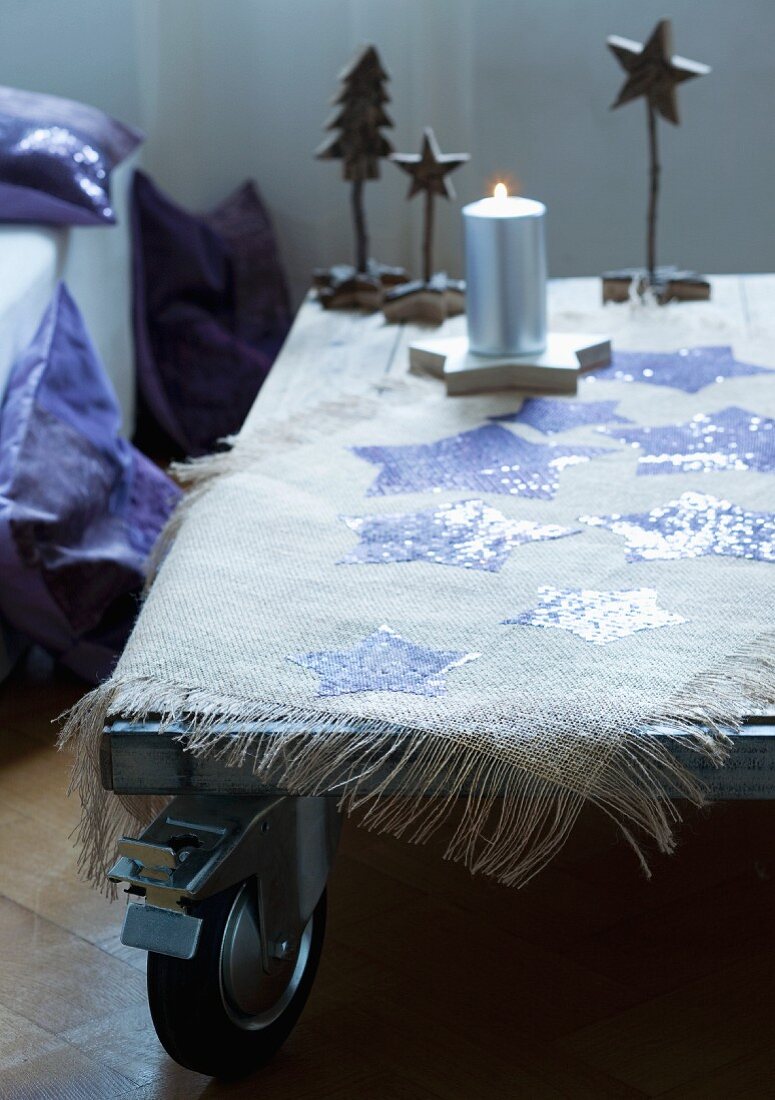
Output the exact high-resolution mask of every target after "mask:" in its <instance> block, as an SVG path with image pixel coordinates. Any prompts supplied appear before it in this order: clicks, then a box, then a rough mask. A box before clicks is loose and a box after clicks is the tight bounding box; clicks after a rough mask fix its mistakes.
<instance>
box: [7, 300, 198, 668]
mask: <svg viewBox="0 0 775 1100" xmlns="http://www.w3.org/2000/svg"><path fill="white" fill-rule="evenodd" d="M119 423H120V418H119V409H118V405H117V402H116V397H115V395H114V393H113V390H112V388H111V386H110V383H109V381H108V379H107V377H106V375H105V373H104V370H103V367H102V365H101V363H100V360H99V357H98V355H97V352H96V351H95V349H94V347H93V346H92V344H91V341H90V340H89V336H88V333H87V332H86V328H85V326H84V322H83V319H82V317H81V315H80V313H79V311H78V308H77V306H76V305H75V303H74V302H73V300H72V298H71V297H70V295H69V294H68V292H67V290H66V289H65V287H64V286H62V285H60V286H59V288H58V289H57V291H56V294H55V296H54V299H53V301H52V303H51V305H50V306H49V308H48V310H47V311H46V314H45V316H44V318H43V320H42V322H41V325H40V328H39V329H38V332H37V333H36V335H35V338H34V339H33V341H32V343H31V344H30V346H29V348H28V349H27V350H26V352H25V353H24V354H23V355H22V357H21V359H20V360H19V362H18V363H17V364H16V366H15V367H14V370H13V371H12V373H11V376H10V378H9V381H8V388H7V390H6V395H5V400H4V401H3V405H2V408H1V409H0V612H2V614H3V615H4V616H5V617H6V619H7V620H8V621H9V622H10V623H11V624H12V625H13V626H14V627H16V628H17V629H18V630H20V631H21V632H22V633H24V634H26V635H27V636H28V637H30V638H31V639H32V640H33V641H36V642H38V643H39V644H40V645H42V646H44V647H45V648H46V649H48V650H49V651H51V652H52V653H54V654H56V655H57V656H59V657H60V658H61V659H62V661H63V662H64V663H65V664H66V665H68V666H69V667H70V668H72V669H73V670H74V671H75V672H77V673H79V675H82V676H84V677H85V678H87V679H90V680H100V679H102V678H104V677H105V676H106V675H107V674H108V673H109V672H110V670H111V668H112V666H113V664H114V663H115V660H116V657H117V655H118V654H119V653H120V651H121V648H122V646H123V644H124V642H125V640H126V638H127V636H128V634H129V631H130V629H131V626H132V623H133V621H134V618H135V615H136V612H137V602H138V596H139V592H140V588H141V585H142V583H143V579H144V576H145V569H146V562H147V558H148V553H149V551H150V549H151V547H152V546H153V544H154V542H155V540H156V537H157V535H158V533H159V531H160V530H161V528H162V526H163V525H164V523H165V522H166V520H167V518H168V516H169V514H170V512H171V511H172V509H173V507H174V506H175V504H176V503H177V501H178V499H179V497H180V490H179V489H178V488H177V487H176V486H175V485H174V483H173V482H172V481H170V479H169V478H168V477H167V476H166V474H164V473H163V472H162V471H161V470H159V469H158V468H157V467H156V466H154V465H153V464H152V463H151V462H149V461H148V459H146V458H145V457H144V456H143V455H141V454H140V453H139V451H137V450H135V448H134V447H132V446H131V444H129V443H127V442H126V440H124V439H121V438H120V436H119V435H118V430H119Z"/></svg>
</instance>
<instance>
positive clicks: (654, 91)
mask: <svg viewBox="0 0 775 1100" xmlns="http://www.w3.org/2000/svg"><path fill="white" fill-rule="evenodd" d="M672 37H673V34H672V26H671V23H670V20H669V19H661V20H660V21H659V22H658V23H657V25H656V27H655V28H654V30H653V31H652V32H651V36H650V37H649V39H648V41H647V42H646V43H645V44H644V45H641V44H640V43H638V42H633V41H632V40H631V39H629V38H620V37H619V36H618V35H611V36H610V37H609V38H607V39H606V45H607V46H608V48H609V50H610V51H611V52H612V53H613V55H614V57H615V58H616V59H617V61H618V62H619V64H620V65H621V66H622V68H623V69H624V71H625V72H626V73H627V79H626V80H625V82H624V84H623V85H622V88H621V90H620V92H619V95H618V96H617V98H616V100H615V102H614V103H612V104H611V107H612V109H615V108H617V107H622V106H623V105H624V104H625V103H631V102H632V101H633V100H635V99H640V98H643V99H645V100H646V112H647V115H646V117H647V123H648V138H649V203H648V217H647V236H646V269H645V271H644V270H643V269H638V268H635V269H631V268H628V269H625V270H624V271H609V272H606V273H605V274H604V275H603V300H604V301H624V300H626V299H627V298H628V296H629V293H630V287H631V286H632V284H633V281H635V283H636V285H637V289H638V292H639V293H641V294H642V293H644V292H645V290H646V289H648V288H650V289H651V290H652V291H653V292H654V294H655V295H656V298H657V300H658V301H660V302H666V301H670V300H671V299H683V300H687V299H698V298H709V297H710V284H709V283H708V281H707V280H706V279H704V278H703V277H702V276H700V275H697V274H696V273H695V272H691V271H679V270H678V269H677V268H674V267H657V261H656V242H657V204H658V200H659V176H660V171H661V166H660V163H659V149H658V144H657V115H661V116H662V118H664V119H666V120H667V121H668V122H671V123H672V124H673V125H674V126H677V125H678V122H679V118H678V102H677V98H676V87H677V86H678V85H679V84H683V83H684V82H685V81H687V80H692V79H693V78H694V77H697V76H704V75H705V74H706V73H709V72H710V68H709V67H708V66H707V65H703V64H701V63H700V62H698V61H688V60H687V59H686V58H684V57H678V56H675V55H674V54H673V48H672Z"/></svg>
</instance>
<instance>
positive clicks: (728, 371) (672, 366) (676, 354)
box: [585, 347, 772, 393]
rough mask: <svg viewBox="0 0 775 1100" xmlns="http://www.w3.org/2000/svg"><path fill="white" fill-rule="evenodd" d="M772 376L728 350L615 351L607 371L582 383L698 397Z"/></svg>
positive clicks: (591, 375)
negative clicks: (748, 378)
mask: <svg viewBox="0 0 775 1100" xmlns="http://www.w3.org/2000/svg"><path fill="white" fill-rule="evenodd" d="M771 373H772V372H771V371H769V370H768V369H767V367H757V366H756V365H755V364H754V363H741V362H739V361H738V360H737V359H735V356H734V352H733V351H732V348H730V347H707V348H679V349H678V351H670V352H657V351H617V352H616V353H615V355H614V357H613V362H612V363H611V365H610V367H603V368H602V369H601V370H596V371H594V372H591V373H590V374H588V375H586V377H585V381H586V382H587V384H589V383H594V382H596V381H598V380H602V381H614V382H645V383H647V384H648V385H651V386H672V387H673V388H674V389H677V390H684V392H685V393H697V392H698V391H699V390H701V389H703V388H704V387H705V386H709V385H710V384H711V382H724V381H725V380H726V379H727V378H740V377H743V376H745V375H752V374H771Z"/></svg>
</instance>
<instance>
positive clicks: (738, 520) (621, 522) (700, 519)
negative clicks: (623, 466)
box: [579, 492, 775, 561]
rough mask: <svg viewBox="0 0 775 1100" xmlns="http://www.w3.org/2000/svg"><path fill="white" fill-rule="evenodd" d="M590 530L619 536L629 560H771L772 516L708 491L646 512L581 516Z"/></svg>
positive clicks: (774, 548)
mask: <svg viewBox="0 0 775 1100" xmlns="http://www.w3.org/2000/svg"><path fill="white" fill-rule="evenodd" d="M579 519H580V521H581V522H582V523H587V524H589V526H590V527H607V528H608V529H609V530H611V531H615V532H616V534H617V535H622V536H623V538H624V539H625V542H626V544H627V560H628V561H657V560H659V561H665V560H671V559H675V558H699V557H702V556H704V555H706V554H721V555H724V556H726V557H732V558H751V559H753V560H755V561H775V512H748V511H746V510H745V509H744V508H741V507H740V506H739V505H738V504H731V503H730V502H729V501H728V500H718V499H717V498H716V497H712V496H708V495H707V494H706V493H695V492H687V493H682V494H681V496H680V497H679V498H678V499H677V500H671V501H670V502H669V503H668V504H665V505H663V506H662V507H659V508H652V509H651V511H650V512H632V513H630V514H629V515H620V514H618V513H614V514H613V515H609V516H579Z"/></svg>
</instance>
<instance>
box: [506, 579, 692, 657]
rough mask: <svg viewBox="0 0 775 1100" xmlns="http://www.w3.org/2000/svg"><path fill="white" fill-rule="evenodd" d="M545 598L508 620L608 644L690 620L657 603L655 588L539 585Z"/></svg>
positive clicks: (509, 622) (597, 643)
mask: <svg viewBox="0 0 775 1100" xmlns="http://www.w3.org/2000/svg"><path fill="white" fill-rule="evenodd" d="M538 592H539V595H540V596H541V602H540V603H539V604H538V605H537V606H536V607H533V608H531V610H529V611H523V612H522V614H521V615H517V617H516V618H515V619H504V620H503V622H504V623H505V624H518V625H520V626H544V627H557V629H559V630H567V631H569V632H570V633H571V634H577V635H578V637H579V638H583V639H584V640H585V641H587V642H593V643H594V644H595V645H606V644H607V643H608V642H614V641H616V640H617V639H619V638H626V637H628V636H629V635H630V634H635V633H636V632H637V631H639V630H654V629H655V628H656V627H660V626H672V625H673V624H675V623H683V622H685V621H686V620H685V619H684V618H683V616H681V615H677V614H675V613H674V612H672V611H665V610H664V609H663V608H661V607H658V606H657V593H656V589H654V588H628V589H625V590H624V591H613V592H596V591H594V590H592V589H585V588H551V587H549V586H544V587H543V588H539V589H538Z"/></svg>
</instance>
